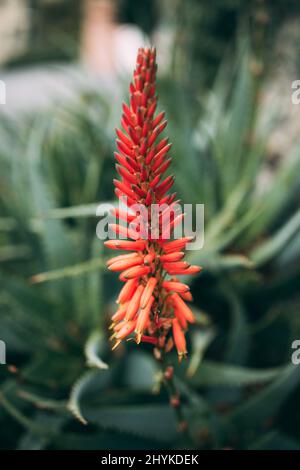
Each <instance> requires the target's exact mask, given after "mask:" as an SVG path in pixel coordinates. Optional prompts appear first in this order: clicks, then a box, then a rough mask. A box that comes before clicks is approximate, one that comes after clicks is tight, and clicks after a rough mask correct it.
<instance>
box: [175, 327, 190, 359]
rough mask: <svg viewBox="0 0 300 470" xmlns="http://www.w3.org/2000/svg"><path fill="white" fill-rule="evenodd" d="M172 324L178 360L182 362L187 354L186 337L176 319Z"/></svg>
mask: <svg viewBox="0 0 300 470" xmlns="http://www.w3.org/2000/svg"><path fill="white" fill-rule="evenodd" d="M172 324H173V338H174V343H175V346H176V349H177V352H178V359H179V361H181V360H182V358H183V357H185V356H186V354H187V350H186V341H185V336H184V332H183V331H182V329H181V326H180V325H179V323H178V320H177V319H176V318H174V319H173V322H172Z"/></svg>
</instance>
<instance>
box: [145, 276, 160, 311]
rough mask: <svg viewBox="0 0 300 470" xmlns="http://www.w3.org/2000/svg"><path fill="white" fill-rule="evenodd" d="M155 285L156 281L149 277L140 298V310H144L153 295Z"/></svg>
mask: <svg viewBox="0 0 300 470" xmlns="http://www.w3.org/2000/svg"><path fill="white" fill-rule="evenodd" d="M156 284H157V279H156V278H155V277H150V278H149V279H148V282H147V285H146V287H145V290H144V293H143V295H142V298H141V308H142V309H143V308H145V307H146V305H147V304H148V302H149V300H150V297H151V295H152V294H153V291H154V289H155V286H156Z"/></svg>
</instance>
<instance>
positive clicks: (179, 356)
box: [178, 351, 187, 363]
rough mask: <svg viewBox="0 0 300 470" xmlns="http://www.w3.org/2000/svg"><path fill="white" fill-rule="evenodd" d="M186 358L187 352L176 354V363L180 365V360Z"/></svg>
mask: <svg viewBox="0 0 300 470" xmlns="http://www.w3.org/2000/svg"><path fill="white" fill-rule="evenodd" d="M186 358H187V351H185V352H180V353H178V362H179V363H181V362H182V359H186Z"/></svg>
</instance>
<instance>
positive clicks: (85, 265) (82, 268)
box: [31, 258, 105, 284]
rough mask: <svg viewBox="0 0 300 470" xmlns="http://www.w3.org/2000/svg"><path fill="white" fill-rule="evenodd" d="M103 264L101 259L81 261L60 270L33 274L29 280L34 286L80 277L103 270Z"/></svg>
mask: <svg viewBox="0 0 300 470" xmlns="http://www.w3.org/2000/svg"><path fill="white" fill-rule="evenodd" d="M104 267H105V263H104V261H103V259H102V258H94V259H91V260H88V261H83V262H82V263H77V264H74V265H72V266H66V267H65V268H61V269H54V270H53V271H47V272H44V273H39V274H35V275H34V276H32V278H31V280H32V282H33V283H34V284H39V283H41V282H47V281H57V280H59V279H65V278H68V277H76V276H82V275H83V274H87V273H89V272H91V271H95V270H99V269H100V268H104Z"/></svg>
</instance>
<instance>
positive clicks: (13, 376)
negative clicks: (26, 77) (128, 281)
mask: <svg viewBox="0 0 300 470" xmlns="http://www.w3.org/2000/svg"><path fill="white" fill-rule="evenodd" d="M33 3H34V2H33ZM62 3H63V5H60V2H56V6H55V9H53V10H52V12H56V14H57V15H58V16H59V17H60V19H61V22H62V23H63V20H64V18H65V20H66V21H67V23H68V24H70V23H71V22H73V25H74V26H72V27H71V26H70V31H68V36H69V39H70V43H72V41H74V44H76V31H77V29H76V24H78V21H79V19H80V12H78V11H77V10H76V9H74V10H73V6H72V5H73V3H74V2H71V1H68V2H67V1H66V2H62ZM171 3H172V5H173V4H174V8H171ZM142 5H143V6H142ZM33 7H34V8H37V14H39V15H41V16H42V15H43V14H44V13H43V10H38V5H37V4H36V5H33ZM52 8H54V7H52ZM68 8H71V11H72V15H71V16H70V15H69V14H66V13H65V12H66V11H70V10H68ZM299 13H300V11H299V6H297V2H293V1H289V2H284V1H278V2H276V4H275V2H263V1H252V2H243V1H241V0H236V1H233V0H231V1H229V0H222V1H221V0H220V1H218V2H207V1H206V0H203V1H200V0H190V1H188V2H184V1H179V0H176V1H174V2H170V1H167V0H166V1H165V2H161V3H160V2H159V3H158V2H157V3H155V2H138V1H130V2H125V1H122V2H120V5H119V14H120V18H122V20H123V21H126V22H134V23H136V24H138V25H139V26H140V27H141V28H143V29H144V30H145V31H146V32H147V33H150V34H151V32H152V31H153V30H154V29H155V27H156V26H157V25H158V24H161V25H162V26H161V27H162V28H166V27H167V26H169V27H171V26H172V31H173V33H174V34H173V42H172V48H171V61H170V66H169V68H168V70H167V71H166V73H165V74H164V75H163V76H161V78H160V80H159V83H158V90H159V95H160V109H165V110H166V114H167V117H168V119H169V126H168V128H167V133H168V135H169V136H170V140H171V141H172V142H173V149H174V151H173V157H174V162H173V167H172V172H174V174H175V175H176V186H177V190H178V193H179V195H180V197H181V199H182V201H183V202H186V203H193V204H195V203H203V204H205V246H204V248H203V249H202V250H199V251H191V252H189V253H188V258H189V259H190V260H192V261H193V262H197V263H199V264H201V265H202V266H203V272H202V273H201V274H200V275H199V276H198V278H197V279H196V280H193V284H192V293H193V295H194V298H195V302H194V305H193V308H194V309H195V312H196V316H197V324H196V325H195V327H193V328H192V329H191V331H190V334H189V357H188V360H187V361H186V362H185V363H183V364H181V365H178V364H177V358H176V355H175V354H174V355H173V354H171V355H170V357H169V363H170V364H173V365H174V367H175V382H176V386H177V388H178V390H179V391H180V394H181V397H182V403H183V411H184V415H185V417H186V420H187V421H188V423H189V430H188V432H187V433H184V434H182V433H180V432H179V430H178V423H176V415H175V413H174V410H172V408H171V407H170V406H169V396H168V392H167V390H166V388H165V387H164V383H163V378H162V374H161V370H160V366H159V364H158V363H157V362H156V361H155V360H154V358H153V356H152V351H151V347H149V346H147V345H145V346H136V345H135V344H134V343H132V342H129V343H127V344H125V345H124V346H122V347H120V348H118V349H117V350H116V351H114V352H111V351H110V345H109V343H108V340H107V338H108V336H109V333H108V331H107V326H108V324H109V318H110V315H111V314H112V312H113V311H114V310H113V309H114V300H115V296H116V293H117V290H118V288H119V284H118V281H117V279H116V276H114V275H112V274H111V273H107V272H106V271H105V269H103V268H104V264H105V259H106V257H107V256H108V254H107V253H106V252H105V250H104V249H103V244H102V242H101V241H99V240H98V239H97V238H96V234H95V229H96V224H97V218H96V216H95V210H96V207H97V204H98V203H99V202H103V201H112V200H113V199H114V196H113V188H112V185H111V181H112V178H113V175H114V161H113V150H114V124H115V115H116V110H115V109H114V106H115V102H114V103H113V105H112V102H111V101H110V100H109V99H107V96H106V95H105V93H102V92H101V87H99V92H97V93H96V92H82V93H79V92H78V96H77V99H76V100H74V101H72V102H68V103H61V104H59V105H58V104H57V103H56V104H55V106H54V107H53V109H47V110H46V111H35V112H34V113H31V114H30V115H24V114H22V115H20V116H14V117H7V116H4V115H3V116H2V115H1V119H0V134H1V138H0V261H1V267H0V278H1V291H0V310H1V317H0V338H1V339H2V340H4V341H5V342H6V344H7V362H8V364H7V366H4V365H1V366H0V380H1V382H0V422H1V431H0V433H1V439H0V443H1V444H0V445H1V448H3V449H8V448H17V449H137V448H141V449H166V448H168V449H170V448H172V449H178V448H196V449H221V448H228V447H229V448H234V449H298V448H299V445H300V444H299V443H300V432H299V429H300V426H299V425H300V416H299V413H297V409H298V408H297V405H298V400H299V393H300V366H298V367H297V366H295V365H293V364H292V363H291V354H292V349H291V345H292V342H293V341H294V340H295V339H300V320H299V306H300V302H299V301H300V297H299V286H300V263H299V261H300V232H299V228H300V210H299V200H300V185H299V183H300V171H299V170H300V146H299V142H298V141H293V142H290V143H289V144H290V145H289V146H288V152H289V154H288V155H281V158H280V159H279V161H276V165H275V168H273V167H272V172H271V176H270V178H269V180H268V184H265V183H264V181H265V180H263V179H262V176H263V175H264V174H265V172H266V171H268V169H269V166H270V161H269V159H268V158H269V154H268V141H269V138H270V135H272V132H273V128H274V125H275V124H274V122H275V121H276V120H277V118H278V113H279V111H280V110H279V111H278V110H277V111H275V112H274V110H273V109H271V108H268V109H267V113H265V114H267V119H262V111H261V107H262V106H261V105H262V93H263V90H264V89H265V88H266V87H267V86H268V83H270V81H271V79H272V67H271V64H272V63H273V62H274V60H275V48H274V47H270V45H271V44H274V43H275V41H276V38H277V37H278V34H279V32H280V28H281V26H282V24H283V22H285V21H288V18H289V17H295V16H297V15H298V17H299ZM64 15H65V16H64ZM54 17H55V15H54V13H53V18H54ZM70 18H71V20H72V21H70ZM78 18H79V19H78ZM45 21H46V23H47V21H48V19H47V20H45ZM50 23H51V22H50V19H49V24H48V28H49V36H47V35H46V36H45V43H46V42H47V41H48V45H49V44H52V45H53V42H52V40H53V39H55V38H56V39H57V32H55V33H54V34H53V33H52V34H51V31H52V26H53V25H51V24H50ZM53 24H56V21H54V23H53ZM39 27H41V23H38V24H37V27H36V29H34V31H33V34H36V35H37V36H36V37H38V35H39V34H40V33H39ZM61 32H65V29H64V28H63V27H62V29H61ZM37 44H38V42H37ZM39 46H40V44H39ZM42 49H43V53H42V54H40V51H35V50H32V51H31V53H32V54H31V55H30V54H29V55H28V56H27V57H26V58H24V57H23V58H22V59H21V60H20V61H19V63H18V65H19V66H20V65H21V63H24V61H26V63H27V64H30V63H33V62H34V61H36V60H37V58H39V60H40V58H41V57H43V58H44V59H45V58H48V59H50V58H53V57H55V58H58V57H59V56H60V51H59V48H58V49H57V48H55V47H54V48H53V47H52V48H48V47H46V45H45V47H44V48H42ZM71 49H72V48H71ZM74 51H76V48H75V49H72V52H70V53H69V54H70V55H67V56H66V55H64V56H63V57H64V58H66V57H68V58H69V59H71V58H73V57H74V55H72V54H75V55H76V52H74ZM39 54H40V55H39ZM14 65H16V62H15V64H14ZM287 93H290V89H288V90H287ZM292 106H293V105H292V104H291V107H292ZM119 108H120V112H121V101H120V106H119ZM273 163H274V162H273ZM83 423H85V424H83ZM86 423H87V424H86Z"/></svg>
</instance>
